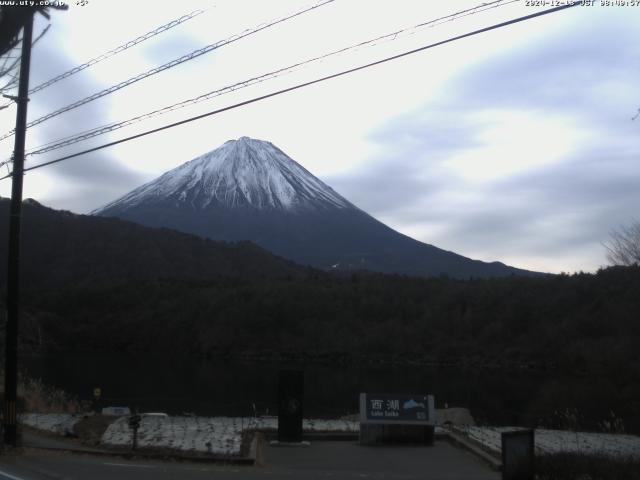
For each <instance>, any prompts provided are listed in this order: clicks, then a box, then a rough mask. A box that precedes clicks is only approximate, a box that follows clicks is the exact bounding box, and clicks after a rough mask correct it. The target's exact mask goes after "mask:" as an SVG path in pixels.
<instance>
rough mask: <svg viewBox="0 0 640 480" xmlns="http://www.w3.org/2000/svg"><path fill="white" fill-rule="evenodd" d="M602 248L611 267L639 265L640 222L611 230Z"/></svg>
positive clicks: (635, 221)
mask: <svg viewBox="0 0 640 480" xmlns="http://www.w3.org/2000/svg"><path fill="white" fill-rule="evenodd" d="M604 247H605V248H606V249H607V260H609V262H610V263H611V264H612V265H640V222H639V221H637V220H634V221H633V222H631V224H630V225H622V226H620V227H618V228H616V229H614V230H612V231H611V232H610V233H609V240H607V241H606V242H604Z"/></svg>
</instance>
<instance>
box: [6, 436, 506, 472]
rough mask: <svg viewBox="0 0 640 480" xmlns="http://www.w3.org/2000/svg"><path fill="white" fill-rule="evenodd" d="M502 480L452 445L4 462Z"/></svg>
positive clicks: (50, 455) (9, 460) (39, 467)
mask: <svg viewBox="0 0 640 480" xmlns="http://www.w3.org/2000/svg"><path fill="white" fill-rule="evenodd" d="M114 478H115V479H118V480H129V479H136V480H138V479H139V480H146V479H149V480H151V479H154V480H156V479H157V480H163V479H167V480H168V479H184V480H192V479H194V480H195V479H210V478H215V479H216V480H270V479H280V478H285V479H286V478H291V479H298V478H301V479H312V480H313V479H318V480H319V479H322V480H327V479H330V480H354V479H363V478H364V479H372V480H378V479H389V480H396V479H397V480H400V479H402V480H411V479H422V480H498V479H499V478H500V475H499V474H498V473H497V472H495V471H492V470H491V469H489V468H488V467H487V466H485V465H484V464H483V463H481V462H480V461H479V460H478V459H477V458H476V457H474V456H473V455H471V454H470V453H468V452H467V451H465V450H461V449H458V448H456V447H453V446H452V445H450V444H449V443H447V442H443V441H440V442H437V443H436V446H434V447H361V446H358V445H356V444H354V443H351V442H314V443H312V445H311V446H310V447H278V448H276V447H270V446H266V447H265V449H264V462H263V465H261V466H236V465H216V464H203V463H190V462H161V461H148V460H144V461H142V460H141V461H129V460H123V459H120V458H117V457H105V456H93V455H90V454H87V455H84V454H83V455H78V454H68V453H62V452H44V451H39V450H29V451H27V452H26V453H23V454H21V455H4V456H2V457H0V480H53V479H55V480H63V479H64V480H85V479H91V480H103V479H104V480H106V479H114Z"/></svg>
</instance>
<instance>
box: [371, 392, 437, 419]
mask: <svg viewBox="0 0 640 480" xmlns="http://www.w3.org/2000/svg"><path fill="white" fill-rule="evenodd" d="M434 404H435V403H434V398H433V395H424V394H416V395H402V394H389V393H377V394H373V393H361V394H360V423H374V424H381V425H384V424H396V425H402V424H406V425H435V423H436V415H435V408H434Z"/></svg>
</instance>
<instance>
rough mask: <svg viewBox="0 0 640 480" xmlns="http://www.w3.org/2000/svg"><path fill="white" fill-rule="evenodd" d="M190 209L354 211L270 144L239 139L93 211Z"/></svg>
mask: <svg viewBox="0 0 640 480" xmlns="http://www.w3.org/2000/svg"><path fill="white" fill-rule="evenodd" d="M167 199H170V200H172V201H173V202H175V204H176V205H179V204H183V205H189V206H191V207H193V208H195V209H196V210H202V209H205V208H206V207H208V206H216V205H221V206H227V207H239V206H250V207H253V208H257V209H285V210H296V209H301V208H309V207H316V208H318V207H324V208H326V207H334V208H356V207H354V206H353V205H352V204H351V203H350V202H348V201H347V200H346V199H345V198H343V197H342V196H340V195H339V194H338V193H336V192H335V191H334V190H333V189H332V188H331V187H329V186H328V185H326V184H324V183H323V182H322V181H320V180H319V179H317V178H316V177H314V176H313V175H312V174H311V173H309V172H308V171H307V170H305V169H304V168H303V167H302V166H301V165H299V164H298V163H296V162H295V161H294V160H292V159H291V158H289V157H288V156H287V155H286V154H285V153H284V152H282V151H281V150H280V149H278V148H277V147H275V146H274V145H273V144H272V143H270V142H265V141H262V140H254V139H251V138H248V137H241V138H239V139H238V140H229V141H227V142H225V143H224V144H223V145H222V146H220V147H219V148H217V149H215V150H213V151H211V152H209V153H206V154H204V155H202V156H200V157H197V158H195V159H193V160H191V161H189V162H187V163H184V164H183V165H180V166H179V167H177V168H175V169H173V170H170V171H169V172H167V173H165V174H164V175H162V176H160V177H158V178H157V179H155V180H153V181H151V182H149V183H147V184H145V185H142V186H141V187H139V188H137V189H135V190H133V191H132V192H130V193H129V194H127V195H125V196H124V197H122V198H120V199H118V200H116V201H114V202H112V203H110V204H108V205H105V206H104V207H103V208H101V209H98V210H96V211H95V212H92V213H94V214H100V213H102V212H104V211H107V210H109V209H110V208H112V207H115V206H117V207H118V208H119V209H122V210H127V209H128V208H131V207H135V206H138V205H141V204H153V203H155V202H164V201H166V200H167Z"/></svg>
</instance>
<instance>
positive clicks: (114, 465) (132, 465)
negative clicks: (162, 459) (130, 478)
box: [102, 462, 158, 468]
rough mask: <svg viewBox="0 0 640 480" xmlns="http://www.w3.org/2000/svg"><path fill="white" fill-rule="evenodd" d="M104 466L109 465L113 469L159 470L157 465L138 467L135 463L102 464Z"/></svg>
mask: <svg viewBox="0 0 640 480" xmlns="http://www.w3.org/2000/svg"><path fill="white" fill-rule="evenodd" d="M102 464H103V465H109V466H111V467H133V468H158V467H157V466H156V465H136V464H135V463H110V462H102Z"/></svg>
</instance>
